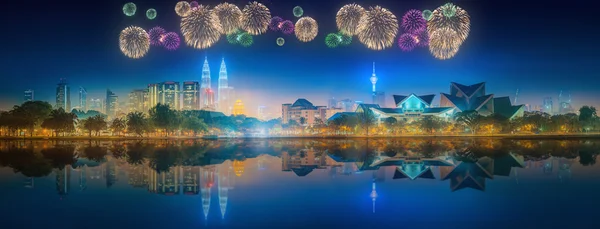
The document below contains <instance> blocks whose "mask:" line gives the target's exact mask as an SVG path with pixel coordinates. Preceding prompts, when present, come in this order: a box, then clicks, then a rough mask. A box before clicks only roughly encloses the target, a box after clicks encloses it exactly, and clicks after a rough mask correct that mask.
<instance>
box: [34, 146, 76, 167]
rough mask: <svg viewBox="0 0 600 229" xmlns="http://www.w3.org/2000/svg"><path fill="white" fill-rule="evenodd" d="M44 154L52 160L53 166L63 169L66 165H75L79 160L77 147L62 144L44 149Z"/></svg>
mask: <svg viewBox="0 0 600 229" xmlns="http://www.w3.org/2000/svg"><path fill="white" fill-rule="evenodd" d="M42 155H44V157H45V158H47V159H49V160H50V163H51V164H52V167H53V168H57V169H63V168H64V167H65V166H66V165H73V164H75V162H76V161H77V155H76V154H75V147H73V146H70V145H61V146H56V147H54V148H49V149H43V150H42Z"/></svg>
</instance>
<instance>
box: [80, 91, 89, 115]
mask: <svg viewBox="0 0 600 229" xmlns="http://www.w3.org/2000/svg"><path fill="white" fill-rule="evenodd" d="M79 110H82V111H85V112H87V110H88V106H87V91H86V90H85V88H83V87H79Z"/></svg>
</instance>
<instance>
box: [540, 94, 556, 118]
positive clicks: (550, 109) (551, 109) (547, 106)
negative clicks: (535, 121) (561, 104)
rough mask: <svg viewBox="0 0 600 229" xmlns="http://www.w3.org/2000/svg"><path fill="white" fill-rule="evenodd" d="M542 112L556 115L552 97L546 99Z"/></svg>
mask: <svg viewBox="0 0 600 229" xmlns="http://www.w3.org/2000/svg"><path fill="white" fill-rule="evenodd" d="M542 107H543V109H542V111H543V112H546V113H548V114H550V115H552V114H554V105H553V104H552V97H546V98H544V102H543V103H542Z"/></svg>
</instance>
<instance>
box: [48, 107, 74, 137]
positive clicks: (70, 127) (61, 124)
mask: <svg viewBox="0 0 600 229" xmlns="http://www.w3.org/2000/svg"><path fill="white" fill-rule="evenodd" d="M75 124H77V115H75V114H73V113H67V112H65V110H64V109H62V108H58V109H56V110H52V112H50V116H49V117H48V118H46V119H45V120H44V122H42V127H43V128H47V129H51V130H53V131H54V135H55V136H58V133H61V132H62V133H63V136H65V133H66V132H72V131H74V130H75Z"/></svg>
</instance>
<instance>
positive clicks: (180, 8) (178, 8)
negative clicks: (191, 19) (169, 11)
mask: <svg viewBox="0 0 600 229" xmlns="http://www.w3.org/2000/svg"><path fill="white" fill-rule="evenodd" d="M191 8H192V7H191V6H190V3H188V2H186V1H181V2H178V3H177V4H175V13H177V15H179V16H180V17H186V16H187V15H188V14H189V13H190V9H191Z"/></svg>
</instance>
